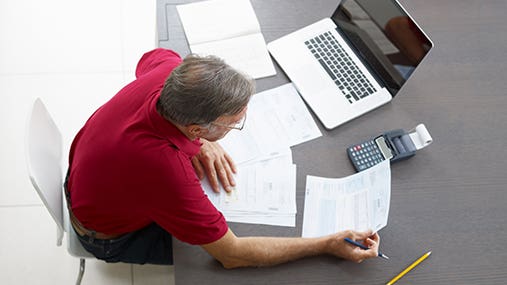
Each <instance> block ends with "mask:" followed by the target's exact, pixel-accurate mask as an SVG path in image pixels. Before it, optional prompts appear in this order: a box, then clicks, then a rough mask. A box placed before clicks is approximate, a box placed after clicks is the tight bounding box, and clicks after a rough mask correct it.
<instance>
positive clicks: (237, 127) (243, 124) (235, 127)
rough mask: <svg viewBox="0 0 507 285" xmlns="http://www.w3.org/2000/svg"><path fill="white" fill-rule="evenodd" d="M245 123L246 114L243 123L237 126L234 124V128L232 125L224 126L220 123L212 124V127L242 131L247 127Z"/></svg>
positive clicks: (240, 122) (238, 123)
mask: <svg viewBox="0 0 507 285" xmlns="http://www.w3.org/2000/svg"><path fill="white" fill-rule="evenodd" d="M245 122H246V113H245V116H244V117H243V119H241V121H239V122H237V123H236V124H234V125H232V126H231V125H224V124H220V123H214V122H211V123H210V125H215V126H219V127H224V128H228V129H231V130H238V131H241V130H242V129H243V128H244V127H245Z"/></svg>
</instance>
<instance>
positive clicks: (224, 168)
mask: <svg viewBox="0 0 507 285" xmlns="http://www.w3.org/2000/svg"><path fill="white" fill-rule="evenodd" d="M201 142H202V146H201V150H200V151H199V153H198V154H197V155H196V156H194V157H193V158H192V165H193V166H194V169H195V172H196V174H197V176H198V177H199V179H201V180H202V179H203V178H204V175H206V176H207V177H208V180H209V182H210V185H211V187H212V188H213V191H215V192H217V193H218V192H220V186H219V184H218V181H220V183H221V184H222V186H223V188H224V189H225V191H227V192H231V191H232V188H233V187H234V186H236V182H235V181H234V177H233V174H234V173H236V165H235V164H234V161H233V160H232V158H231V157H230V156H229V155H228V154H227V153H226V152H225V151H224V149H223V148H222V147H221V146H220V145H219V144H218V143H217V142H209V141H207V140H205V139H202V138H201Z"/></svg>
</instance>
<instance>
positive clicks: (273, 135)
mask: <svg viewBox="0 0 507 285" xmlns="http://www.w3.org/2000/svg"><path fill="white" fill-rule="evenodd" d="M321 136H322V133H321V132H320V130H319V128H318V127H317V125H316V124H315V121H314V120H313V118H312V116H311V115H310V112H309V111H308V109H307V108H306V106H305V103H304V102H303V99H301V96H299V94H298V92H297V90H296V88H294V85H292V83H287V84H284V85H282V86H279V87H276V88H273V89H269V90H266V91H264V92H260V93H257V94H255V95H253V96H252V99H250V102H249V103H248V111H247V119H246V122H245V127H244V129H243V130H242V131H241V132H229V134H227V136H226V137H225V138H223V139H222V140H220V141H219V143H220V145H221V146H222V147H223V148H224V149H225V150H226V151H227V152H228V153H229V155H230V156H231V157H232V159H233V160H234V161H235V162H236V164H241V163H244V162H248V161H252V160H255V159H265V158H266V157H270V156H277V155H280V154H281V153H284V152H286V150H287V149H288V148H290V147H291V146H295V145H297V144H300V143H303V142H306V141H309V140H313V139H315V138H318V137H321Z"/></svg>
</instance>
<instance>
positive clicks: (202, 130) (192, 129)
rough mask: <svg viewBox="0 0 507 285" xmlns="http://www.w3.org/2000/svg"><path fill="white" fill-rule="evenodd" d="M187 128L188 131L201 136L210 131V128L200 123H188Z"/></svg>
mask: <svg viewBox="0 0 507 285" xmlns="http://www.w3.org/2000/svg"><path fill="white" fill-rule="evenodd" d="M186 128H187V131H188V133H189V134H190V135H192V136H195V137H201V136H202V135H203V134H205V133H207V132H208V129H206V128H203V127H202V126H200V125H188V126H186Z"/></svg>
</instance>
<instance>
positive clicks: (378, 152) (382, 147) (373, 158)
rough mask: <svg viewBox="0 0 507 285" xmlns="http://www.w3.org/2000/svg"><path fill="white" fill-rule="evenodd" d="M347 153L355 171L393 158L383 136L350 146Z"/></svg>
mask: <svg viewBox="0 0 507 285" xmlns="http://www.w3.org/2000/svg"><path fill="white" fill-rule="evenodd" d="M347 153H348V155H349V158H350V160H351V161H352V164H353V165H354V167H355V168H356V170H357V171H363V170H365V169H368V168H370V167H372V166H374V165H375V164H377V163H379V162H382V161H384V160H386V159H391V158H392V157H393V153H392V151H391V149H390V148H389V146H388V145H387V143H386V139H385V138H384V136H379V137H377V138H375V139H373V140H368V141H364V142H362V143H359V144H356V145H353V146H350V147H349V148H347Z"/></svg>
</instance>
